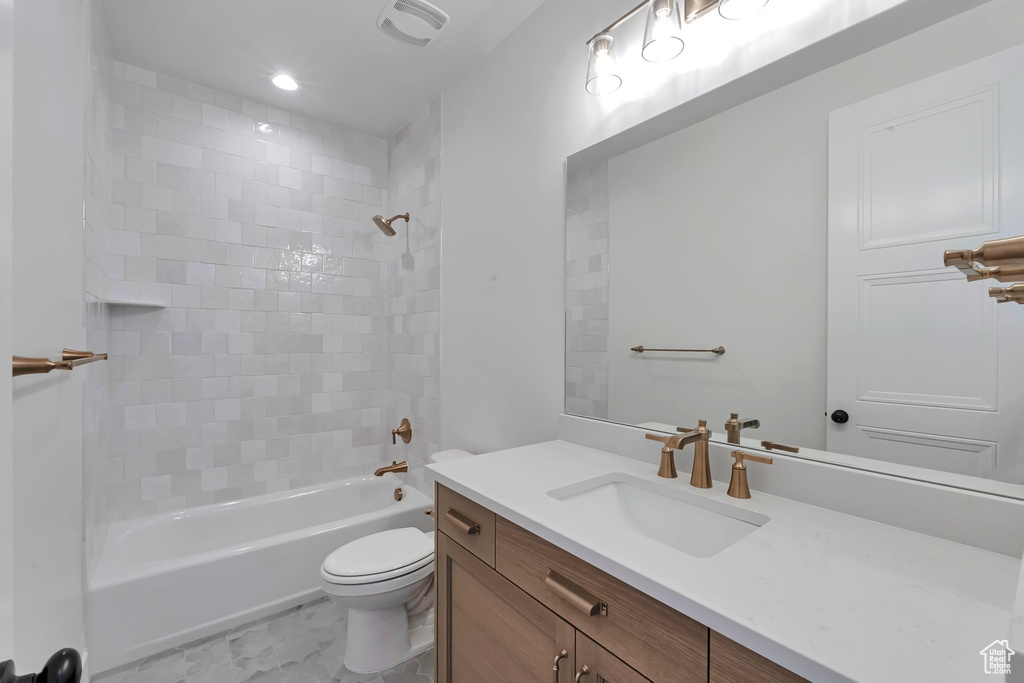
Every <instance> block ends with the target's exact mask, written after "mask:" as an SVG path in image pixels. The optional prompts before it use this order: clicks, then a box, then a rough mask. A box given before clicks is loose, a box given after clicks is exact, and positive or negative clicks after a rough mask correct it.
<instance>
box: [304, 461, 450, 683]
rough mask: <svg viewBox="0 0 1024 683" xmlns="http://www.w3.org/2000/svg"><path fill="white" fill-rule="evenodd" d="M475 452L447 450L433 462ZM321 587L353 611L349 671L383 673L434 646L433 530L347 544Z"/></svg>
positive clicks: (329, 564) (327, 566)
mask: <svg viewBox="0 0 1024 683" xmlns="http://www.w3.org/2000/svg"><path fill="white" fill-rule="evenodd" d="M469 455H470V454H469V453H466V452H465V451H441V452H440V453H437V454H435V455H434V456H431V462H435V463H436V462H445V461H448V460H453V459H456V458H460V457H467V456H469ZM320 586H321V588H323V590H324V592H325V593H327V594H328V595H330V596H331V598H332V599H333V600H334V601H335V602H337V603H338V604H339V605H341V606H342V607H344V608H346V609H347V610H348V630H347V633H346V636H345V638H346V645H345V667H346V668H347V669H348V670H349V671H351V672H353V673H357V674H372V673H377V672H379V671H383V670H385V669H388V668H390V667H392V666H395V665H396V664H399V663H401V662H404V661H405V660H407V659H411V658H412V657H415V656H416V655H418V654H420V653H422V652H425V651H426V650H429V649H430V648H431V647H432V646H433V644H434V627H433V624H434V621H433V606H434V532H433V531H431V532H423V531H420V530H419V529H415V528H412V527H403V528H400V529H389V530H387V531H381V532H379V533H375V534H370V535H369V536H364V537H362V538H359V539H356V540H355V541H352V542H351V543H346V544H345V545H343V546H342V547H340V548H338V549H337V550H335V551H334V552H333V553H331V554H330V555H328V556H327V559H326V560H324V563H323V565H322V566H321V567H320ZM411 622H415V623H411Z"/></svg>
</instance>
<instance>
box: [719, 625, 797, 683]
mask: <svg viewBox="0 0 1024 683" xmlns="http://www.w3.org/2000/svg"><path fill="white" fill-rule="evenodd" d="M708 680H710V682H711V683H801V682H802V683H807V679H805V678H801V677H800V676H797V675H796V674H795V673H793V672H792V671H790V670H789V669H784V668H783V667H781V666H779V665H778V664H776V663H775V662H773V661H771V660H770V659H765V658H764V657H762V656H761V655H759V654H757V653H756V652H753V651H752V650H748V649H747V648H745V647H743V646H742V645H740V644H739V643H737V642H736V641H734V640H730V639H729V638H726V637H725V636H723V635H722V634H721V633H717V632H715V631H712V632H711V669H710V676H709V677H708Z"/></svg>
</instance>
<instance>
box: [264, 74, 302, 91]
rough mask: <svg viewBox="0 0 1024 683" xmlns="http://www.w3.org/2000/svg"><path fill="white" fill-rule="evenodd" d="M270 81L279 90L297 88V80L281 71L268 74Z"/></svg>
mask: <svg viewBox="0 0 1024 683" xmlns="http://www.w3.org/2000/svg"><path fill="white" fill-rule="evenodd" d="M270 82H271V83H273V84H274V85H276V86H277V87H278V88H280V89H281V90H298V89H299V82H298V81H297V80H295V79H294V78H293V77H292V76H289V75H288V74H283V73H276V74H270Z"/></svg>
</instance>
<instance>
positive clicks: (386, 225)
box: [373, 213, 409, 237]
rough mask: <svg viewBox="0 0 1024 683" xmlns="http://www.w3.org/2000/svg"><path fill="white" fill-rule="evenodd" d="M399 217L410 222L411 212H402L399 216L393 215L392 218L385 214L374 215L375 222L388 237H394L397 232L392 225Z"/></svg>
mask: <svg viewBox="0 0 1024 683" xmlns="http://www.w3.org/2000/svg"><path fill="white" fill-rule="evenodd" d="M399 218H401V219H402V220H404V221H405V222H406V223H408V222H409V214H407V213H400V214H398V215H397V216H392V217H391V218H384V216H380V215H377V216H374V217H373V222H374V223H376V224H377V227H378V228H380V231H381V232H382V233H384V234H385V235H387V236H388V237H394V236H395V234H396V233H395V229H394V228H392V227H391V223H393V222H394V221H397V220H398V219H399Z"/></svg>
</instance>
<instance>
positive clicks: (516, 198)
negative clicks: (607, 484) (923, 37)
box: [441, 0, 965, 451]
mask: <svg viewBox="0 0 1024 683" xmlns="http://www.w3.org/2000/svg"><path fill="white" fill-rule="evenodd" d="M964 7H965V4H964V3H962V2H954V1H952V0H927V1H920V0H906V1H904V2H900V1H899V0H888V1H869V0H863V1H854V0H817V1H815V2H802V3H782V2H778V3H773V4H770V5H769V6H768V8H766V10H765V12H764V13H762V15H759V18H758V20H757V21H755V22H751V23H749V24H747V25H746V26H744V27H737V26H732V25H730V26H727V25H725V22H723V21H722V20H720V19H718V18H717V17H716V16H715V15H709V17H708V18H706V19H702V20H700V21H698V22H696V23H695V24H692V25H691V26H690V29H689V30H690V41H689V46H688V48H687V51H686V52H685V53H684V55H683V57H682V58H681V59H679V60H675V61H674V62H672V63H670V64H669V65H667V66H663V67H652V66H649V65H647V64H645V63H640V62H641V60H640V59H639V58H638V57H637V53H638V51H639V50H638V42H639V40H640V34H641V33H642V31H643V21H642V20H634V21H633V22H630V23H628V24H626V25H625V26H624V27H623V28H622V29H621V30H620V31H618V32H617V49H618V50H619V59H620V60H621V61H623V70H624V73H625V76H626V82H625V84H624V86H623V87H622V89H621V90H619V91H618V92H617V93H615V94H614V95H612V96H609V97H607V98H594V97H592V96H590V95H588V94H587V93H586V91H585V90H584V87H583V84H584V80H585V74H586V49H585V47H584V43H585V41H586V40H587V39H588V38H590V36H591V35H593V34H594V33H595V32H596V31H598V30H600V29H601V28H602V27H603V26H604V25H606V24H607V23H608V22H609V21H611V20H612V19H614V18H615V17H617V16H619V14H620V13H621V12H622V10H623V7H622V4H621V3H620V2H613V1H612V0H587V1H584V0H550V1H549V2H547V3H545V4H544V5H543V6H542V7H541V8H540V9H539V10H538V11H537V12H536V13H534V14H533V15H532V16H531V17H530V18H529V19H528V20H527V21H526V22H524V23H523V24H522V25H521V26H520V27H519V28H518V29H517V30H516V31H515V32H513V33H512V34H511V35H510V36H509V37H508V38H507V39H506V40H505V41H504V42H503V43H502V44H501V45H500V46H499V47H498V48H497V49H496V50H494V51H493V52H492V53H491V54H490V55H489V56H488V57H487V58H486V59H484V60H483V61H482V62H481V63H480V64H479V65H478V66H476V67H475V68H474V69H473V70H472V71H471V72H470V73H469V74H468V75H467V76H466V77H465V78H464V79H463V80H461V81H460V82H459V83H457V84H455V85H454V86H453V87H451V88H449V89H448V90H446V92H445V128H444V131H445V132H444V158H445V165H444V175H443V183H442V184H443V194H444V198H445V245H444V255H443V259H442V306H441V311H442V313H441V315H442V329H443V330H444V334H443V336H442V340H441V366H442V367H443V368H444V382H443V383H442V391H441V406H442V424H443V425H444V434H443V446H444V447H446V448H447V447H462V448H466V449H469V450H478V451H483V450H492V449H497V448H504V447H509V446H513V445H516V444H522V443H528V442H534V441H540V440H544V439H550V438H554V436H555V417H556V415H557V413H558V412H559V411H560V410H561V409H562V405H563V397H562V394H563V368H564V363H563V339H564V335H563V308H562V306H563V301H564V299H563V270H564V262H563V256H564V246H563V240H564V235H565V233H564V215H565V214H564V187H565V182H564V162H565V159H566V157H567V156H569V155H571V154H573V153H575V152H578V151H579V150H581V149H584V148H586V147H588V146H590V145H593V144H595V143H597V142H599V141H601V140H603V139H605V138H608V137H610V136H613V135H616V134H618V133H622V132H623V131H626V130H627V129H628V128H630V127H631V126H634V125H635V124H637V123H640V122H642V121H645V120H647V119H650V118H652V117H655V116H658V115H661V114H665V113H666V112H670V110H672V111H671V112H670V113H669V114H667V115H665V116H662V117H659V119H658V120H657V121H655V122H654V124H655V125H653V126H652V127H651V128H650V129H649V130H648V131H644V132H643V134H642V135H641V136H640V137H643V136H644V135H646V136H649V137H648V138H647V139H648V140H650V139H655V138H657V137H660V136H661V135H664V134H666V133H668V132H671V131H672V130H676V129H678V128H680V127H681V122H683V123H686V122H689V123H692V122H694V121H697V120H701V119H703V118H706V117H708V116H710V115H713V114H715V113H718V112H721V111H724V110H725V109H728V108H729V107H730V106H734V105H735V104H738V103H740V102H743V101H746V100H747V99H750V97H752V96H756V95H759V94H763V93H764V92H767V91H770V90H773V89H775V88H777V87H779V86H780V85H782V84H784V83H788V82H791V81H793V80H795V79H796V78H800V77H802V76H805V75H807V74H810V73H814V72H815V71H817V70H819V69H821V68H825V67H827V66H830V65H832V64H836V63H838V62H841V61H843V60H844V59H847V58H849V57H850V56H853V55H855V54H859V53H860V52H862V51H864V50H866V49H870V48H872V47H875V46H877V45H881V44H884V43H885V42H887V41H889V40H892V39H894V38H896V37H899V36H900V35H904V34H905V33H906V32H908V31H910V30H915V29H916V28H919V27H920V26H924V25H928V24H929V23H931V22H934V21H936V20H938V19H939V18H942V17H945V16H950V15H951V14H953V13H955V12H957V11H960V10H962V9H963V8H964ZM893 8H895V11H894V14H891V15H889V16H888V17H886V18H885V19H886V21H885V22H884V23H876V22H874V21H871V19H872V18H874V19H878V16H879V14H880V13H881V12H883V11H884V10H887V9H893ZM850 27H855V28H854V29H853V30H852V31H850V32H847V33H845V34H842V35H841V36H840V37H839V38H837V39H835V40H833V41H826V40H825V39H826V38H828V37H829V36H832V35H834V34H836V33H837V32H839V31H842V30H843V29H847V28H850ZM809 46H812V47H810V49H805V50H803V51H802V52H800V53H799V54H797V55H796V56H793V55H794V53H796V52H797V51H798V50H801V49H803V48H808V47H809ZM956 49H957V48H956V45H955V41H954V45H952V46H951V48H950V50H951V52H955V51H956ZM783 58H786V59H783ZM773 63H774V64H773ZM766 65H773V66H771V67H770V68H767V69H764V71H762V72H761V73H760V74H759V75H758V77H757V78H756V79H750V78H747V79H741V80H740V81H738V82H736V83H733V84H732V85H728V86H725V87H722V86H724V85H725V84H728V83H729V82H730V81H733V80H734V79H736V78H738V77H740V76H742V75H743V74H746V73H749V72H751V71H755V70H757V69H758V68H761V67H765V66H766ZM702 95H707V97H703V98H701V99H699V100H695V98H698V97H699V96H702ZM688 102H689V103H691V104H690V105H688V106H685V107H679V108H678V109H676V107H678V106H679V105H681V104H684V103H688ZM659 130H660V132H659ZM624 144H627V145H628V146H627V147H625V149H628V148H631V147H633V146H635V145H636V142H635V140H634V139H630V140H628V141H626V142H625V143H624ZM498 359H500V360H498Z"/></svg>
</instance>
